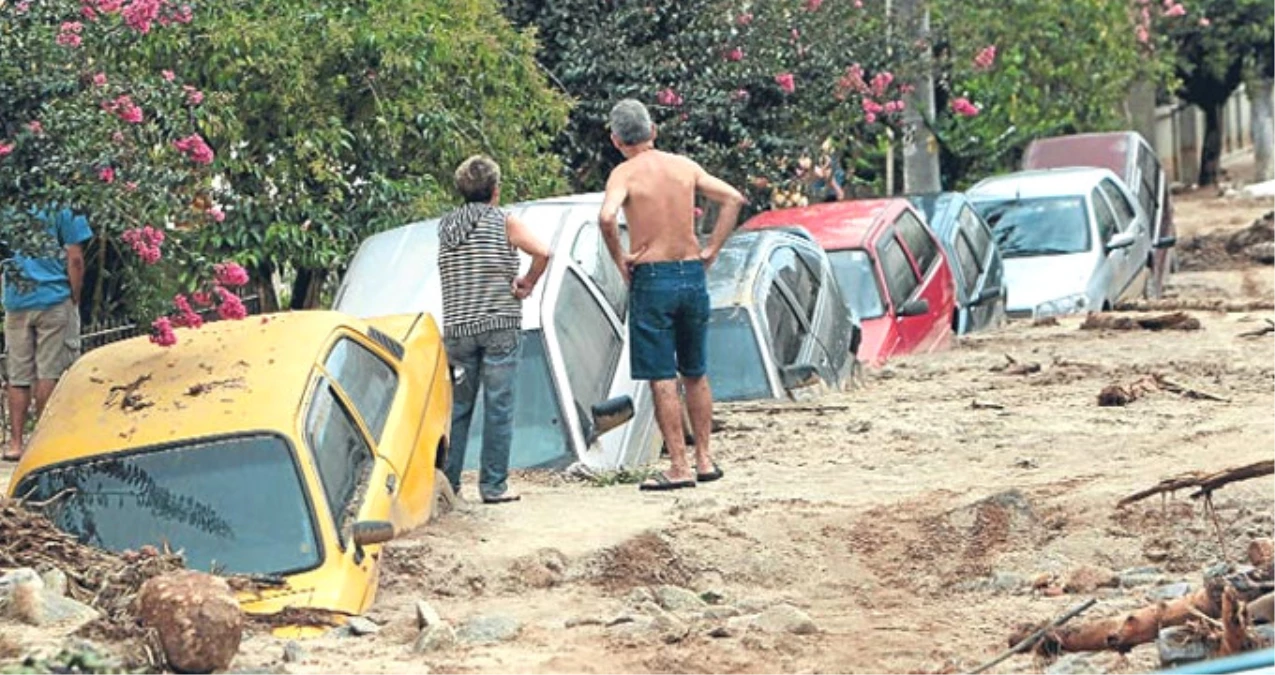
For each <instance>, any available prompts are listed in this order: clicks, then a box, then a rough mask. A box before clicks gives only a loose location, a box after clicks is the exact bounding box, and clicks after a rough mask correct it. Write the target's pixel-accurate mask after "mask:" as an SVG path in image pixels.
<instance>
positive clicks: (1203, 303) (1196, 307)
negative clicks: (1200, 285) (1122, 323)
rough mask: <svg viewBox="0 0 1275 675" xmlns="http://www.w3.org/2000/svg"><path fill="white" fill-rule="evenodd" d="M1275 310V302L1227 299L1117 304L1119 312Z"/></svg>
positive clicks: (1184, 299) (1143, 301)
mask: <svg viewBox="0 0 1275 675" xmlns="http://www.w3.org/2000/svg"><path fill="white" fill-rule="evenodd" d="M1272 309H1275V300H1268V299H1263V300H1240V301H1236V300H1227V299H1225V298H1216V299H1207V298H1158V299H1155V300H1130V301H1126V302H1120V303H1117V304H1116V308H1115V311H1117V312H1170V311H1182V310H1193V311H1205V312H1258V311H1263V310H1272Z"/></svg>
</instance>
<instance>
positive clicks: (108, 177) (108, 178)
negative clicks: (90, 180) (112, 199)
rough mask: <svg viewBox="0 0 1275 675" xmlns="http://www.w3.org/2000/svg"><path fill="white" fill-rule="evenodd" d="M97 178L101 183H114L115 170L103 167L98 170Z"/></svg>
mask: <svg viewBox="0 0 1275 675" xmlns="http://www.w3.org/2000/svg"><path fill="white" fill-rule="evenodd" d="M97 177H98V178H101V179H102V182H103V183H114V182H115V169H114V168H112V167H109V166H104V167H102V168H101V169H98V171H97Z"/></svg>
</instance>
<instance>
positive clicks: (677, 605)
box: [655, 586, 706, 612]
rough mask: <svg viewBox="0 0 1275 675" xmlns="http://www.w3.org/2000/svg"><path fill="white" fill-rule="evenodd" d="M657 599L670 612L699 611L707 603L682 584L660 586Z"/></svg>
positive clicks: (656, 592) (656, 590) (657, 590)
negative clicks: (681, 585)
mask: <svg viewBox="0 0 1275 675" xmlns="http://www.w3.org/2000/svg"><path fill="white" fill-rule="evenodd" d="M655 600H656V602H658V603H659V604H660V607H663V608H664V609H667V610H668V611H670V612H685V611H698V610H701V609H703V608H704V607H705V605H706V603H705V602H704V601H703V600H701V599H700V597H699V595H697V594H695V593H694V592H692V591H688V590H686V589H685V588H682V587H680V586H660V587H659V588H656V589H655Z"/></svg>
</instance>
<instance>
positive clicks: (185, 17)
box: [172, 5, 193, 23]
mask: <svg viewBox="0 0 1275 675" xmlns="http://www.w3.org/2000/svg"><path fill="white" fill-rule="evenodd" d="M192 18H193V12H192V11H191V9H190V5H182V6H181V7H180V8H179V9H178V10H177V11H176V12H174V13H173V17H172V19H173V21H176V22H177V23H190V21H191V19H192Z"/></svg>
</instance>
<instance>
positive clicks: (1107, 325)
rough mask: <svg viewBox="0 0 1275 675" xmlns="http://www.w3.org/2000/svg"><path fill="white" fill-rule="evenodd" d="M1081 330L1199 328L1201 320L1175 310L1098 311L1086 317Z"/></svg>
mask: <svg viewBox="0 0 1275 675" xmlns="http://www.w3.org/2000/svg"><path fill="white" fill-rule="evenodd" d="M1080 329H1081V330H1097V329H1104V330H1138V329H1142V330H1199V329H1200V320H1199V319H1197V318H1195V317H1193V316H1191V315H1190V314H1187V313H1186V312H1173V313H1170V314H1158V315H1155V316H1147V317H1138V318H1135V317H1131V316H1121V315H1119V314H1111V313H1096V314H1090V315H1089V316H1087V317H1085V321H1084V323H1082V324H1080Z"/></svg>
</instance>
